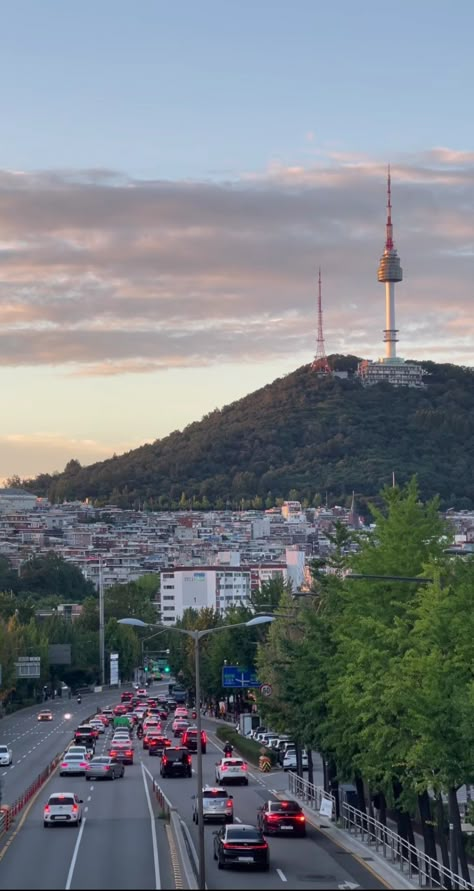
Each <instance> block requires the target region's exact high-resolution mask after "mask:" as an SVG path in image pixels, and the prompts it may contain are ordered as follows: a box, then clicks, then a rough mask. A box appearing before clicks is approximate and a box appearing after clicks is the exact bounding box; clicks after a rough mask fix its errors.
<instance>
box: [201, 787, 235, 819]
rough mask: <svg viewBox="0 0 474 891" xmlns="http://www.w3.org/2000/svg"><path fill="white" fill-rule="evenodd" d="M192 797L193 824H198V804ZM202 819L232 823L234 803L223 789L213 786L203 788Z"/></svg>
mask: <svg viewBox="0 0 474 891" xmlns="http://www.w3.org/2000/svg"><path fill="white" fill-rule="evenodd" d="M193 797H194V807H193V823H197V822H198V819H199V818H198V802H197V796H196V795H195V796H193ZM202 818H203V822H204V823H205V822H206V820H223V821H224V823H233V822H234V801H233V796H232V795H229V793H228V792H226V790H225V789H220V788H216V787H215V786H204V788H203V790H202Z"/></svg>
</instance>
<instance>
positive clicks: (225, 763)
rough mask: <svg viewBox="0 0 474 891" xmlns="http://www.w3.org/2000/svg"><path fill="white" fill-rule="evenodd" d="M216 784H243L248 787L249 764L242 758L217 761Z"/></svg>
mask: <svg viewBox="0 0 474 891" xmlns="http://www.w3.org/2000/svg"><path fill="white" fill-rule="evenodd" d="M216 783H217V784H218V785H219V784H222V783H243V784H244V786H248V784H249V777H248V764H247V762H246V761H244V760H243V759H242V758H221V760H220V761H216Z"/></svg>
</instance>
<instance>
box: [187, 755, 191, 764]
mask: <svg viewBox="0 0 474 891" xmlns="http://www.w3.org/2000/svg"><path fill="white" fill-rule="evenodd" d="M187 760H188V764H191V761H192V758H191V755H188V756H187Z"/></svg>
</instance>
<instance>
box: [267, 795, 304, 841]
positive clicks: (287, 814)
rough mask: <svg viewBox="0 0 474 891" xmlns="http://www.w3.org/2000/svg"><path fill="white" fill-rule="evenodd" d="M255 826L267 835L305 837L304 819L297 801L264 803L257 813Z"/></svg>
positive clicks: (286, 800) (285, 800)
mask: <svg viewBox="0 0 474 891" xmlns="http://www.w3.org/2000/svg"><path fill="white" fill-rule="evenodd" d="M257 826H258V828H259V829H261V830H262V832H264V833H265V834H267V835H270V834H271V833H276V832H281V833H282V834H283V835H299V836H303V835H306V818H305V815H304V813H303V809H302V807H301V805H300V804H298V802H297V801H293V800H288V799H284V800H281V801H266V802H265V803H264V804H263V805H262V807H261V808H259V810H258V812H257Z"/></svg>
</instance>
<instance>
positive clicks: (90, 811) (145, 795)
mask: <svg viewBox="0 0 474 891" xmlns="http://www.w3.org/2000/svg"><path fill="white" fill-rule="evenodd" d="M161 687H162V688H164V685H161ZM159 689H160V685H156V686H155V688H154V692H157V691H159ZM117 701H118V697H117V693H112V694H111V693H110V691H108V692H107V693H101V694H92V695H90V696H87V697H84V699H83V702H82V704H81V706H78V705H77V703H75V702H74V701H73V702H72V703H71V702H66V703H64V702H62V703H61V702H56V701H53V702H52V703H49V702H48V703H46V707H49V705H51V707H52V710H53V711H54V715H55V718H54V721H52V722H48V723H40V722H38V721H37V714H38V711H39V708H40V707H39V708H34V709H29V710H28V713H26V712H23V713H20V714H17V715H14V716H10V717H9V718H5V719H4V720H3V721H2V726H1V728H0V732H1V734H2V736H1V737H0V739H2V741H3V739H5V741H7V740H8V741H9V742H10V743H11V744H12V748H13V749H14V752H13V754H14V759H15V761H14V766H13V768H8V769H7V774H6V776H5V777H4V778H3V779H4V781H5V782H6V788H7V789H8V798H10V795H11V796H12V799H11V800H13V797H16V795H17V793H18V794H19V792H21V791H24V790H25V789H26V787H27V786H28V785H29V783H30V782H31V781H32V780H33V779H34V778H35V777H36V776H37V774H38V773H40V772H41V770H42V769H43V768H44V767H45V766H46V765H47V763H48V762H49V761H50V760H51V759H52V758H53V757H54V755H55V754H56V753H57V752H60V751H62V750H63V749H64V748H65V746H66V745H67V744H68V743H69V742H70V741H71V736H72V731H73V730H74V728H75V727H76V726H77V724H78V723H79V722H81V721H83V720H84V719H85V718H86V717H87V716H88V715H90V714H91V713H92V712H95V710H96V707H97V705H98V704H99V702H101V703H102V705H105V704H109V703H112V704H113V705H115V704H116V703H117ZM65 705H66V706H67V707H69V708H70V707H71V706H72V705H73V706H74V707H73V708H71V711H72V712H73V718H72V719H71V720H66V719H64V717H63V715H64V713H65V711H66V709H65ZM110 735H111V732H107V731H106V733H105V734H102V735H101V736H100V737H99V740H98V743H97V748H96V752H97V754H101V752H102V751H104V750H106V748H107V746H108V742H109V740H110ZM135 745H136V759H135V764H133V765H127V766H126V767H125V776H124V778H123V779H119V780H116V781H115V782H104V781H96V780H94V781H87V782H86V781H85V780H84V777H59V774H58V772H57V771H56V772H55V773H54V774H53V775H52V776H51V778H50V779H49V780H48V782H47V783H46V784H45V785H44V786H43V787H42V789H41V790H40V792H39V795H38V796H37V797H36V798H35V799H34V801H33V803H32V805H31V807H30V809H25V811H24V812H23V815H22V814H20V815H19V816H18V817H17V821H16V823H15V826H14V828H13V829H12V830H11V831H10V832H9V833H8V834H7V835H6V836H5V837H4V839H3V846H2V848H1V850H0V888H11V889H20V888H22V889H25V891H29V889H35V891H36V889H43V888H45V889H46V888H48V889H56V888H62V889H66V891H67V889H81V888H91V887H92V888H101V889H108V888H113V889H114V891H120V889H122V888H123V889H126V888H143V889H150V888H155V889H160V888H170V889H173V888H175V887H176V885H177V883H176V874H175V872H174V870H173V863H172V859H171V856H170V846H169V829H168V828H167V824H166V823H165V822H164V821H162V820H159V819H156V816H157V807H156V803H155V802H154V801H153V799H152V796H151V781H150V778H149V776H148V775H147V773H146V771H144V770H143V768H142V766H141V754H142V750H141V747H140V746H139V745H137V741H135ZM145 754H146V753H145ZM150 760H151V759H150ZM145 763H147V762H145ZM147 766H148V764H147ZM64 791H74V792H76V793H77V794H78V795H79V796H80V797H81V798H82V799H83V801H84V805H83V807H84V814H83V821H82V826H81V827H80V828H79V829H77V828H76V827H72V826H55V827H51V828H49V829H47V830H46V829H44V827H43V806H44V804H45V803H46V801H47V799H48V798H49V796H50V795H51V794H52V793H53V792H64ZM6 800H7V795H4V801H6Z"/></svg>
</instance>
